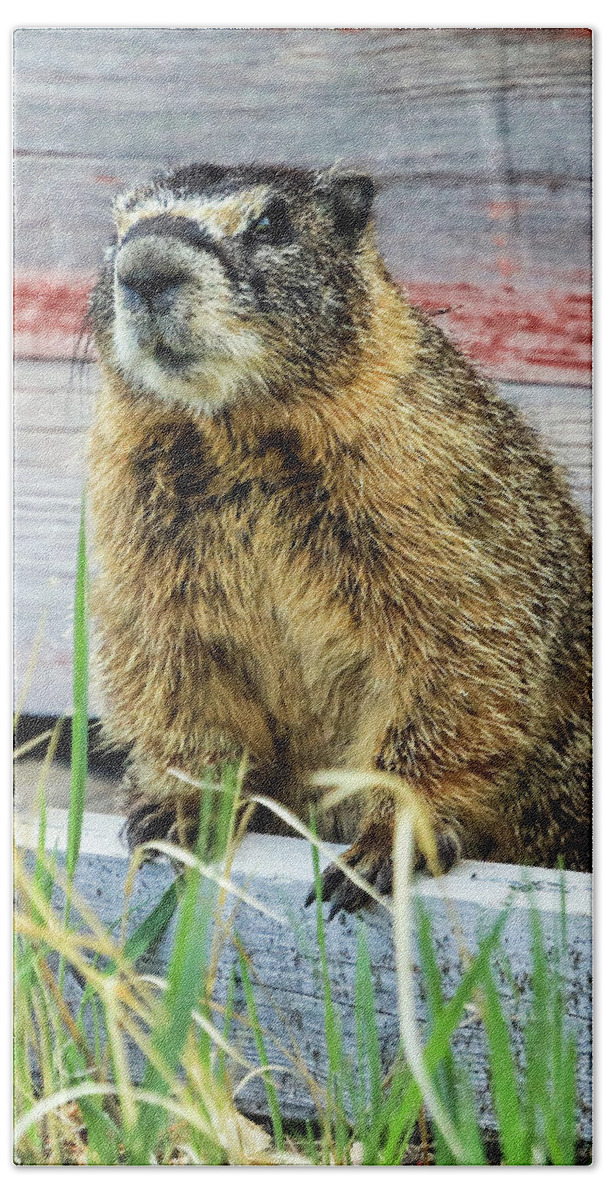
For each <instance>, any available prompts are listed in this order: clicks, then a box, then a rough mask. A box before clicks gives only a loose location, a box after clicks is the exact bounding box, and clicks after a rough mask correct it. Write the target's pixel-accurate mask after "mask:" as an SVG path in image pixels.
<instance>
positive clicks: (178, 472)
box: [90, 163, 590, 909]
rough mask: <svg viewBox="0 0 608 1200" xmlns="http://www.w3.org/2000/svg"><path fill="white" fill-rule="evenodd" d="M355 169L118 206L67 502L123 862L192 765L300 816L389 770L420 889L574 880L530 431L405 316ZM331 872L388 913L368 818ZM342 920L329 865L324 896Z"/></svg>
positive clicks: (568, 558)
mask: <svg viewBox="0 0 608 1200" xmlns="http://www.w3.org/2000/svg"><path fill="white" fill-rule="evenodd" d="M373 195H374V185H373V181H372V180H371V179H370V178H369V177H368V176H366V175H361V174H356V173H349V172H338V171H335V170H334V171H332V170H329V171H320V172H314V171H308V170H298V169H291V168H286V167H282V166H278V167H268V166H244V167H239V168H233V167H220V166H217V165H210V164H198V163H197V164H194V165H191V166H188V167H184V168H181V169H179V170H177V171H175V172H173V173H169V174H167V175H164V176H163V177H162V178H157V179H155V180H153V181H152V183H151V184H150V185H148V186H145V187H143V188H141V189H138V190H134V191H132V192H129V193H126V194H124V195H121V196H120V197H119V198H118V200H117V201H116V203H115V221H116V229H117V234H116V239H115V243H114V244H113V245H112V246H111V247H110V249H109V250H108V251H107V253H106V260H105V265H104V266H103V269H102V271H101V275H100V278H99V281H98V284H97V286H96V287H95V289H94V292H93V296H92V302H91V319H92V324H93V330H94V335H95V339H96V344H97V348H98V351H99V357H100V360H101V372H102V385H101V392H100V395H99V400H98V405H97V413H96V420H95V424H94V430H93V434H92V444H91V485H90V497H91V501H92V511H93V518H94V525H95V531H96V553H97V558H98V561H99V580H98V583H97V586H96V599H95V613H96V619H97V626H98V630H99V635H100V642H101V645H100V652H99V656H100V663H101V673H102V682H103V684H104V686H105V691H106V694H107V697H108V701H109V712H108V716H107V719H106V728H107V730H108V733H109V736H110V737H111V738H112V739H113V740H114V741H115V742H118V743H120V744H122V745H123V746H125V747H129V749H130V767H129V770H128V773H127V790H128V823H129V831H130V839H131V843H132V844H135V843H138V842H141V841H142V840H146V839H148V838H150V837H157V836H168V837H186V838H191V837H192V835H193V831H194V830H195V829H196V825H197V816H198V799H199V797H198V792H197V791H196V790H195V789H194V788H189V786H188V785H187V784H185V783H183V784H182V783H180V782H178V781H177V780H176V779H175V778H174V777H173V776H171V775H170V774H168V768H170V767H178V768H182V769H183V770H184V772H187V773H188V774H189V775H191V776H194V777H197V778H200V776H201V774H202V772H203V771H204V769H205V766H206V765H207V764H209V763H221V762H222V761H224V760H227V759H234V758H236V757H237V756H238V755H241V754H243V753H244V752H246V753H247V756H248V761H249V764H250V777H251V780H252V783H253V784H254V785H255V787H256V788H257V789H263V790H264V791H265V792H266V793H267V794H270V795H272V796H274V797H276V798H279V799H280V800H282V801H283V802H284V803H286V804H287V805H288V806H289V807H290V808H291V809H292V810H293V811H295V812H299V813H300V814H301V815H304V817H307V816H308V802H309V798H310V792H309V791H308V790H307V778H308V776H309V774H310V772H311V771H313V770H315V769H322V768H334V767H343V768H350V769H365V770H368V769H370V768H376V769H382V770H386V771H396V772H399V773H400V775H402V776H403V777H405V778H406V779H407V780H408V781H409V782H410V783H411V784H412V785H413V786H414V787H415V788H416V789H418V792H419V794H420V795H421V796H422V797H424V798H425V799H426V801H427V804H428V811H429V813H430V814H431V817H432V821H433V823H434V826H435V828H436V831H437V845H438V851H439V857H440V860H441V862H442V865H443V867H444V868H446V869H447V868H448V867H449V866H450V865H451V864H452V862H453V861H454V860H455V858H456V856H457V854H458V853H460V852H463V853H465V854H466V855H467V856H470V857H482V858H490V859H494V860H503V861H504V860H511V861H513V862H528V863H533V864H538V865H545V866H555V865H556V863H557V861H558V858H559V856H560V855H561V856H563V858H564V860H565V864H566V866H567V867H570V868H578V869H589V863H590V712H589V708H590V679H589V676H590V648H589V640H590V553H589V540H588V536H587V532H586V529H585V524H584V521H583V518H582V517H581V516H580V515H579V513H578V511H577V508H576V506H575V505H574V503H573V502H572V500H571V499H570V497H569V493H568V489H567V486H566V484H565V482H564V480H563V478H562V474H561V472H560V470H559V469H558V468H557V467H556V466H555V465H554V464H553V463H552V461H551V460H550V458H549V456H548V455H547V454H546V453H545V452H544V450H543V449H542V448H541V447H540V445H539V442H538V440H537V437H536V435H535V434H534V432H533V431H532V430H531V429H529V428H528V426H527V425H526V423H525V422H524V421H523V420H522V418H521V417H520V416H519V415H518V414H517V412H516V411H514V409H513V408H511V407H510V406H509V405H508V404H507V403H505V402H504V401H503V400H502V399H500V398H499V397H498V395H497V394H496V392H495V391H494V390H493V389H492V387H491V386H490V385H489V384H488V383H486V382H484V381H483V380H482V379H481V378H480V377H479V376H478V375H477V374H476V372H475V370H474V369H473V368H472V366H470V365H469V363H468V362H467V361H466V359H465V358H464V357H463V355H462V354H461V353H459V351H458V350H457V349H456V348H455V347H454V346H453V345H452V344H451V343H450V342H449V340H448V339H447V338H446V337H445V336H444V334H443V333H442V332H441V331H440V330H439V329H438V328H437V327H436V326H435V325H434V324H433V323H432V321H431V320H430V319H429V318H427V317H426V316H425V315H423V313H422V312H420V311H418V310H417V309H415V308H413V307H411V306H410V305H409V304H408V303H407V300H406V299H404V297H403V295H402V294H401V292H400V291H399V289H398V288H397V286H396V284H395V283H394V282H393V280H392V279H391V277H390V275H389V274H388V272H387V270H386V268H385V266H384V264H383V262H382V259H381V258H380V256H379V253H378V251H377V249H376V246H375V242H374V233H373V225H372V220H371V210H372V201H373ZM360 804H361V809H360V818H359V826H358V833H357V836H356V838H355V842H354V845H353V846H352V847H351V849H350V850H349V851H347V857H348V858H349V861H350V862H351V863H353V864H356V865H357V867H358V869H359V871H361V872H362V873H363V874H364V876H365V877H366V878H367V879H368V880H369V881H370V882H372V883H374V882H375V883H376V884H377V886H378V887H379V888H381V889H384V890H388V889H389V888H390V879H391V871H390V854H391V845H392V823H393V809H392V802H391V800H390V798H389V796H388V794H383V793H382V792H381V790H380V791H378V790H376V791H374V792H373V793H372V794H370V795H364V796H363V797H362V798H360ZM332 892H333V893H334V895H333V901H334V907H336V906H339V905H343V906H344V907H345V908H347V909H354V908H356V907H357V906H358V905H359V904H360V903H362V902H364V901H365V896H364V895H363V893H362V892H360V891H359V890H358V889H355V888H354V887H353V886H352V884H350V883H348V881H345V880H344V877H343V876H342V875H341V873H340V872H337V871H335V870H333V871H331V870H330V871H329V873H328V874H327V875H326V880H325V885H324V897H325V898H328V897H329V895H330V894H331V893H332Z"/></svg>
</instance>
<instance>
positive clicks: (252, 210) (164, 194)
mask: <svg viewBox="0 0 608 1200" xmlns="http://www.w3.org/2000/svg"><path fill="white" fill-rule="evenodd" d="M134 195H136V193H135V194H134V193H132V192H125V193H124V194H123V195H122V196H119V197H118V199H117V200H116V201H115V202H114V220H115V222H116V228H117V231H118V236H119V238H123V237H124V236H125V234H126V233H128V231H129V229H131V227H132V226H133V225H135V224H136V223H137V222H138V221H144V220H148V219H150V218H151V217H158V216H160V215H161V214H166V213H170V214H171V216H173V217H186V218H188V219H189V220H191V221H196V222H197V224H198V225H200V226H201V228H202V229H204V230H205V231H206V232H207V233H209V234H211V236H213V237H234V236H235V235H237V234H239V233H243V232H244V231H245V229H247V226H248V225H249V224H250V222H251V221H253V220H254V219H255V218H256V217H259V216H261V214H262V212H263V211H264V208H265V207H266V204H267V202H268V197H269V195H270V189H269V188H268V187H267V186H260V187H255V188H250V189H248V190H247V191H241V192H236V193H235V194H234V195H231V196H223V197H217V198H210V199H205V197H204V196H189V197H183V196H176V195H175V193H174V192H172V191H171V190H170V189H168V188H159V190H158V191H157V192H155V193H154V195H153V196H147V197H145V198H142V199H141V200H140V201H138V200H137V199H135V202H134Z"/></svg>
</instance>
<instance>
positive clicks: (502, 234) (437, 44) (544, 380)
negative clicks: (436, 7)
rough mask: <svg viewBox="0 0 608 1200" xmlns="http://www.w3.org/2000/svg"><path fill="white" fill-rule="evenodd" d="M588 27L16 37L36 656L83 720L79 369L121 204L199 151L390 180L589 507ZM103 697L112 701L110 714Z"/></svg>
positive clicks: (400, 237) (29, 560)
mask: <svg viewBox="0 0 608 1200" xmlns="http://www.w3.org/2000/svg"><path fill="white" fill-rule="evenodd" d="M590 67H591V40H590V35H589V33H588V31H586V30H531V31H529V30H528V31H522V30H519V31H518V30H441V29H439V30H437V29H434V30H424V29H422V30H420V29H418V30H344V31H342V30H306V29H304V30H302V29H298V30H279V31H271V30H244V31H243V30H209V29H194V30H186V29H151V28H148V29H27V30H18V31H17V32H16V34H15V121H14V129H15V243H14V244H15V296H16V301H15V343H14V344H15V356H16V368H15V454H16V461H15V559H16V561H15V597H16V624H15V652H16V673H17V684H18V688H19V687H20V686H21V684H22V683H23V680H24V678H25V676H26V674H27V663H28V660H29V658H30V652H31V648H32V644H33V642H34V640H35V635H36V630H37V629H38V626H39V622H40V620H41V617H42V615H43V613H45V612H46V625H45V630H44V631H43V632H42V634H41V636H40V638H39V649H38V653H37V659H36V666H35V668H34V671H33V675H32V679H31V684H30V689H29V696H28V699H27V701H26V709H27V710H28V711H30V712H40V713H43V712H47V713H48V712H58V711H62V710H63V708H64V707H66V706H68V705H69V697H70V683H69V669H70V661H71V660H70V638H71V633H70V612H71V590H72V581H73V566H74V554H75V538H76V532H77V523H78V512H79V498H80V490H81V486H82V480H83V446H84V440H85V431H86V426H87V424H88V421H89V418H90V407H91V400H92V393H93V391H94V388H95V372H96V368H95V365H94V364H89V365H87V364H82V367H81V369H77V370H71V368H70V366H69V360H70V358H71V357H72V355H73V353H74V346H75V340H76V334H77V331H78V328H79V325H80V322H81V320H82V315H83V313H84V310H85V306H86V295H87V291H88V289H89V287H90V283H91V280H92V278H93V277H94V274H95V270H96V266H97V263H98V261H99V257H100V254H101V251H102V248H103V246H104V244H105V242H106V239H107V236H108V233H109V230H110V220H109V207H110V199H111V197H112V195H113V194H114V193H115V192H116V191H118V190H120V188H122V187H123V186H124V185H131V184H133V183H134V182H136V181H138V180H143V179H145V178H147V177H148V176H149V174H150V173H151V172H152V171H155V170H157V169H159V168H163V167H165V166H170V165H173V164H175V163H178V162H183V161H187V160H190V159H210V160H215V161H223V162H238V161H244V160H269V161H277V160H280V161H286V162H293V163H301V164H309V165H328V164H331V163H333V162H336V161H339V162H343V163H344V164H345V165H348V166H357V167H360V168H364V169H367V170H370V171H372V172H373V174H374V176H375V177H376V179H377V180H378V183H379V187H380V191H379V197H378V203H377V226H378V237H379V240H380V244H381V246H382V248H383V251H384V254H385V257H386V259H387V262H388V265H389V266H390V268H391V270H392V271H393V273H394V274H395V276H396V278H397V279H398V280H399V281H400V282H401V283H402V284H403V285H404V287H406V288H407V289H408V291H409V293H410V295H411V296H412V298H413V299H414V300H415V301H416V302H417V303H421V304H423V305H424V306H426V307H427V308H428V309H429V310H431V311H436V310H438V309H441V310H446V309H447V310H448V311H447V312H443V314H442V315H441V316H438V317H437V320H438V321H440V322H441V323H442V324H443V326H444V327H445V328H446V329H447V330H448V331H449V332H450V334H451V335H452V336H453V337H454V338H455V339H456V340H457V341H458V342H459V344H461V345H462V346H463V348H464V349H465V350H466V351H467V352H468V353H469V354H470V355H471V356H472V357H473V358H474V359H475V360H476V361H477V362H478V363H479V365H480V367H481V368H482V370H483V371H484V372H485V373H486V374H488V375H489V376H491V377H493V378H494V379H495V380H497V381H499V387H500V388H501V390H503V391H504V393H505V394H506V395H508V396H509V398H511V399H512V400H514V401H515V402H516V403H518V404H520V405H521V406H522V407H523V408H524V409H525V410H526V411H527V412H528V413H529V415H530V417H531V419H532V420H533V421H534V423H535V424H536V425H537V427H538V428H539V429H540V430H541V432H542V434H543V437H544V438H545V439H546V441H547V442H548V444H549V445H551V446H552V447H553V448H554V450H555V453H556V455H557V456H558V458H559V459H560V460H561V461H562V463H563V464H564V466H565V467H566V469H567V470H568V471H569V473H570V478H571V481H572V484H573V486H574V488H575V492H576V495H577V497H578V498H579V500H580V502H581V504H582V505H583V507H585V508H587V509H588V508H589V504H590V428H591V425H590V391H589V384H590V351H591V345H590V338H591V331H590V270H591V250H590V170H591V165H590V159H591V115H590V106H591V91H590ZM96 707H97V701H96V700H95V699H94V700H93V709H95V708H96Z"/></svg>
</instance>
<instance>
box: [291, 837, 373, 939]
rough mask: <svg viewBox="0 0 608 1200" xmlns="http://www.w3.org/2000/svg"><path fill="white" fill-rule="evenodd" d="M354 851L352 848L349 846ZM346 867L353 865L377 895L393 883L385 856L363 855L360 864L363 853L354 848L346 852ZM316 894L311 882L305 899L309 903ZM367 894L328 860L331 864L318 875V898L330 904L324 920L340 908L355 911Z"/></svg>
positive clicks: (345, 910)
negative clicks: (319, 883)
mask: <svg viewBox="0 0 608 1200" xmlns="http://www.w3.org/2000/svg"><path fill="white" fill-rule="evenodd" d="M353 851H354V848H353ZM347 861H348V865H349V867H357V869H358V871H359V872H360V874H361V875H362V877H363V878H364V879H365V880H366V881H367V883H370V884H371V885H372V886H373V887H375V888H376V890H377V891H378V892H380V893H381V895H383V896H386V895H388V894H389V893H390V891H391V888H392V884H393V865H392V862H391V860H390V858H389V859H386V858H379V857H376V858H369V857H368V858H367V864H366V865H363V862H364V861H365V860H364V857H363V854H362V852H359V851H354V852H352V853H349V854H348V859H347ZM315 898H316V889H315V887H314V886H313V887H312V888H311V889H310V891H309V893H308V895H307V897H306V901H305V903H306V904H307V905H308V904H312V902H313V900H315ZM369 899H370V897H369V896H368V894H367V892H364V891H363V889H362V888H360V887H358V886H357V884H356V883H354V882H353V880H352V879H349V878H348V876H347V875H345V874H344V872H343V871H342V870H341V869H340V867H338V866H336V864H335V863H332V864H331V866H329V867H327V869H326V870H325V871H324V872H323V875H322V877H321V900H322V902H324V901H326V900H331V905H330V908H329V913H328V918H327V919H328V920H329V921H333V919H334V917H335V915H336V913H338V912H339V911H340V909H344V912H356V911H357V909H358V908H361V907H362V906H363V905H364V904H367V903H369Z"/></svg>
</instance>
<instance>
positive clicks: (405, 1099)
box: [380, 911, 508, 1166]
mask: <svg viewBox="0 0 608 1200" xmlns="http://www.w3.org/2000/svg"><path fill="white" fill-rule="evenodd" d="M507 916H508V911H505V912H503V913H501V914H500V916H499V918H498V920H497V921H496V922H495V924H494V926H493V928H492V929H491V931H490V933H489V934H488V935H487V936H486V937H485V938H484V939H483V941H482V942H481V944H480V947H479V950H478V953H477V955H476V957H475V959H474V960H473V962H472V963H471V966H470V967H469V968H468V969H467V970H466V971H465V973H464V975H463V977H462V979H461V981H460V983H459V985H458V987H457V988H456V991H455V992H454V995H453V996H452V998H451V1000H448V1002H447V1004H445V1005H444V1007H443V1009H442V1010H441V1013H440V1014H439V1016H438V1017H437V1020H436V1023H435V1028H434V1029H433V1032H432V1033H431V1035H430V1037H429V1038H428V1041H427V1043H426V1046H425V1048H424V1063H425V1066H426V1069H427V1071H429V1073H430V1074H431V1076H432V1075H433V1074H434V1073H435V1071H436V1070H437V1067H438V1065H439V1063H440V1062H442V1061H443V1060H444V1058H445V1056H446V1054H447V1053H448V1052H449V1049H450V1042H451V1039H452V1036H453V1034H454V1031H455V1029H456V1027H457V1025H458V1024H459V1022H460V1020H461V1018H462V1013H463V1009H464V1006H465V1004H467V1003H468V1001H469V1000H470V998H471V995H472V994H473V992H474V990H475V988H476V987H478V986H479V984H480V983H481V981H482V980H483V978H484V976H485V973H486V970H487V964H488V961H489V956H490V954H491V953H492V950H493V949H494V947H495V945H496V943H497V942H498V939H499V937H500V935H501V933H502V930H503V928H504V925H505V921H506V919H507ZM399 1088H400V1089H401V1090H402V1094H401V1095H400V1096H399V1098H398V1101H397V1097H396V1096H395V1098H394V1101H393V1106H392V1111H391V1113H390V1117H389V1121H388V1126H389V1127H388V1132H387V1137H386V1142H385V1146H384V1148H383V1151H382V1154H381V1156H380V1161H381V1163H382V1164H383V1165H387V1166H388V1165H391V1164H397V1163H400V1162H401V1161H402V1158H403V1155H404V1153H405V1151H406V1149H407V1143H408V1140H409V1137H410V1136H411V1131H412V1129H413V1127H414V1124H415V1122H416V1117H417V1115H418V1113H419V1111H420V1107H421V1104H422V1096H421V1093H420V1088H419V1086H418V1084H417V1083H416V1081H415V1080H412V1079H411V1078H409V1079H408V1077H407V1075H406V1074H404V1076H403V1080H402V1081H399V1082H398V1085H397V1089H396V1091H398V1089H399Z"/></svg>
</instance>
